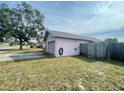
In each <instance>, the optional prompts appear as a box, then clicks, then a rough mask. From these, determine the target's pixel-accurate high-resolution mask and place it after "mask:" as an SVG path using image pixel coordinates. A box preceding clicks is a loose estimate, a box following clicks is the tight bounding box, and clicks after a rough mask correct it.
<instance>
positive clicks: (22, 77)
mask: <svg viewBox="0 0 124 93" xmlns="http://www.w3.org/2000/svg"><path fill="white" fill-rule="evenodd" d="M0 71H1V72H0V90H82V88H81V87H80V86H83V87H84V89H83V90H124V63H121V62H117V61H103V60H95V59H89V58H85V57H82V56H76V57H60V58H43V59H36V60H28V61H20V62H1V63H0Z"/></svg>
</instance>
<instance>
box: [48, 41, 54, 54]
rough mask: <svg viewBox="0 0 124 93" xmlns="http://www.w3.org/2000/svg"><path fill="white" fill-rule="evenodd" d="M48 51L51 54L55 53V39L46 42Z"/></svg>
mask: <svg viewBox="0 0 124 93" xmlns="http://www.w3.org/2000/svg"><path fill="white" fill-rule="evenodd" d="M48 51H49V53H51V54H55V41H51V42H48Z"/></svg>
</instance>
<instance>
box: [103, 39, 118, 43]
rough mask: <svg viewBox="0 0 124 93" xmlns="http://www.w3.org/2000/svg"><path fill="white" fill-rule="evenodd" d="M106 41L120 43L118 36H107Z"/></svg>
mask: <svg viewBox="0 0 124 93" xmlns="http://www.w3.org/2000/svg"><path fill="white" fill-rule="evenodd" d="M105 42H107V43H118V39H117V38H106V39H105Z"/></svg>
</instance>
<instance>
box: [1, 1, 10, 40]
mask: <svg viewBox="0 0 124 93" xmlns="http://www.w3.org/2000/svg"><path fill="white" fill-rule="evenodd" d="M10 27H11V25H10V12H9V8H8V6H7V5H6V4H5V3H2V4H1V5H0V41H3V38H4V37H6V36H9V31H10V30H11V29H10Z"/></svg>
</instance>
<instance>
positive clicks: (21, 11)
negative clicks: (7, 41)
mask: <svg viewBox="0 0 124 93" xmlns="http://www.w3.org/2000/svg"><path fill="white" fill-rule="evenodd" d="M3 6H4V8H5V9H6V11H7V13H8V14H7V18H6V19H7V22H6V21H5V20H4V21H5V22H6V23H5V22H1V26H2V25H5V26H3V28H4V29H3V32H7V31H8V32H9V34H10V36H11V37H14V38H16V39H18V40H19V42H20V49H22V44H23V42H28V41H29V40H30V39H31V38H34V37H36V36H37V34H38V33H39V32H42V31H43V30H44V25H43V23H44V18H45V17H44V15H43V14H42V13H41V12H40V11H38V10H36V9H33V8H32V6H31V5H30V4H28V3H26V2H21V3H19V4H17V5H16V7H15V8H12V9H9V8H8V6H7V5H6V4H4V5H2V6H1V7H3ZM7 9H8V10H7ZM1 11H4V12H6V11H5V10H4V9H3V8H1ZM4 12H3V13H2V14H4ZM6 24H7V26H6ZM8 24H9V25H8ZM5 28H6V29H5Z"/></svg>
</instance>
